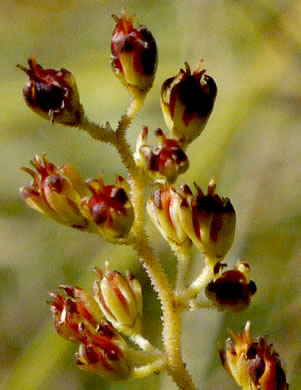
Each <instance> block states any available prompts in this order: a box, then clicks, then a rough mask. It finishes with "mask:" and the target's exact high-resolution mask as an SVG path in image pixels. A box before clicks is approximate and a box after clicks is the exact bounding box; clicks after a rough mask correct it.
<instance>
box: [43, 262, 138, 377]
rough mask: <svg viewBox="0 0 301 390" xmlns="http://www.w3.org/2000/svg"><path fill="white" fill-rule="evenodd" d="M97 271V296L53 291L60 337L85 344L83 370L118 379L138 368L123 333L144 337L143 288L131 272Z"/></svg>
mask: <svg viewBox="0 0 301 390" xmlns="http://www.w3.org/2000/svg"><path fill="white" fill-rule="evenodd" d="M106 267H107V269H106V272H105V273H103V272H102V271H100V270H99V269H96V274H97V276H99V277H100V280H96V281H95V283H94V286H93V295H90V294H89V293H87V292H86V291H85V290H82V289H81V288H79V287H73V286H60V288H59V292H58V294H55V293H53V292H50V293H49V294H50V297H51V298H52V300H51V301H50V302H49V304H50V305H51V311H52V315H53V319H54V325H55V328H56V330H57V332H58V333H59V335H60V336H62V337H63V338H65V339H66V340H68V341H71V342H72V343H75V344H79V349H78V352H77V353H76V363H77V365H78V367H79V368H81V369H83V370H86V371H90V372H94V373H97V374H99V375H101V376H102V377H104V378H107V379H109V380H112V381H119V380H124V379H126V378H128V377H129V376H130V374H131V371H132V369H133V367H132V359H131V349H130V346H129V345H128V343H127V341H126V340H125V338H124V337H123V336H122V335H121V334H120V333H123V334H125V335H130V334H140V330H141V317H142V291H141V285H140V283H139V281H138V280H137V279H135V277H134V276H133V275H132V274H130V275H129V276H128V277H127V278H126V279H125V278H124V277H123V276H122V275H121V274H120V273H119V272H117V271H110V270H109V266H108V264H106Z"/></svg>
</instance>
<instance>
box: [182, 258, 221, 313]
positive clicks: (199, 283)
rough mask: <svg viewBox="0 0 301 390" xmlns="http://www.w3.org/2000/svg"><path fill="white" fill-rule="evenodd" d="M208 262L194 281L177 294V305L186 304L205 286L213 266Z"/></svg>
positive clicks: (212, 274)
mask: <svg viewBox="0 0 301 390" xmlns="http://www.w3.org/2000/svg"><path fill="white" fill-rule="evenodd" d="M207 263H209V262H207V261H206V265H205V267H204V268H203V270H202V272H201V274H200V275H199V276H198V277H197V278H196V279H195V281H194V282H192V284H191V285H190V287H188V288H187V290H186V291H184V292H183V293H182V294H180V295H178V296H177V304H178V305H179V306H186V305H187V303H188V302H189V301H190V300H191V299H194V298H196V296H197V295H198V293H199V292H200V291H201V290H202V289H203V288H204V287H206V286H207V284H208V283H209V281H210V280H211V279H212V278H213V276H214V273H213V268H212V267H211V266H210V265H209V264H207Z"/></svg>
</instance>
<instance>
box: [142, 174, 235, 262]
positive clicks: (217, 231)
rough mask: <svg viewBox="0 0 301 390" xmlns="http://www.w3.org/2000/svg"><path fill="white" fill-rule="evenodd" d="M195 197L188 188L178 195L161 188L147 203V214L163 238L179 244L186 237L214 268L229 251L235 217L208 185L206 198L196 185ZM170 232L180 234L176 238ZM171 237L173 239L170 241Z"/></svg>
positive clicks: (229, 205) (183, 187)
mask: <svg viewBox="0 0 301 390" xmlns="http://www.w3.org/2000/svg"><path fill="white" fill-rule="evenodd" d="M195 187H196V189H197V195H196V196H195V195H193V193H192V191H191V190H190V188H189V187H188V186H187V185H184V186H182V188H181V191H178V192H177V191H176V190H175V189H174V188H169V187H166V188H162V189H161V190H159V191H158V192H157V193H156V194H155V195H154V196H153V197H152V198H151V199H150V201H149V202H148V207H147V210H148V213H149V215H150V217H151V219H152V220H153V221H154V223H155V225H156V226H157V228H158V229H159V230H160V231H161V232H163V231H164V232H163V236H164V237H165V238H166V239H167V240H168V238H171V239H173V240H174V241H175V242H177V243H178V244H180V243H181V242H183V241H184V240H185V238H186V237H189V239H190V240H192V241H193V243H194V244H195V245H196V247H197V248H198V249H199V250H200V251H201V252H202V253H204V255H205V258H206V260H207V261H208V262H209V263H210V264H211V265H212V266H214V265H215V264H216V263H217V262H219V261H221V260H222V259H223V258H224V257H225V255H226V254H227V252H228V251H229V249H230V248H231V245H232V242H233V238H234V233H235V221H236V215H235V210H234V208H233V206H232V203H231V202H230V200H229V199H228V198H221V197H220V196H219V195H217V194H215V183H214V182H213V181H211V182H210V183H209V186H208V192H207V195H205V194H204V193H203V191H202V190H201V188H200V187H198V186H197V185H196V184H195ZM171 231H176V232H180V235H179V236H178V237H175V236H172V235H171V233H170V232H171ZM172 237H174V238H172Z"/></svg>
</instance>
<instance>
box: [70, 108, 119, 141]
mask: <svg viewBox="0 0 301 390" xmlns="http://www.w3.org/2000/svg"><path fill="white" fill-rule="evenodd" d="M77 127H78V128H80V129H81V130H84V131H86V132H87V133H88V134H89V135H90V136H91V137H92V138H94V139H96V140H98V141H101V142H105V143H108V144H111V145H115V144H116V134H115V132H114V131H113V130H112V129H111V126H110V125H109V123H107V124H106V126H105V127H104V126H100V125H98V124H96V123H94V122H91V121H90V120H89V119H88V118H87V117H86V116H85V115H84V116H83V117H82V119H81V122H80V124H79V125H78V126H77Z"/></svg>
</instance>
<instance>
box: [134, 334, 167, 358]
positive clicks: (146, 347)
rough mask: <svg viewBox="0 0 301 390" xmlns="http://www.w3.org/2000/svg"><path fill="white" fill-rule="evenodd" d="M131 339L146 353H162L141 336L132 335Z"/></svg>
mask: <svg viewBox="0 0 301 390" xmlns="http://www.w3.org/2000/svg"><path fill="white" fill-rule="evenodd" d="M130 339H131V340H132V341H133V342H134V343H135V344H137V345H138V346H139V347H140V348H141V349H142V350H143V351H145V352H150V353H155V354H157V355H158V354H161V353H162V352H161V351H159V350H158V349H157V348H155V347H154V346H153V345H152V344H151V343H150V342H149V341H148V340H147V339H145V338H144V337H143V336H141V335H140V334H137V335H131V336H130Z"/></svg>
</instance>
